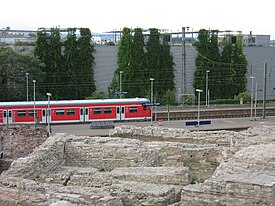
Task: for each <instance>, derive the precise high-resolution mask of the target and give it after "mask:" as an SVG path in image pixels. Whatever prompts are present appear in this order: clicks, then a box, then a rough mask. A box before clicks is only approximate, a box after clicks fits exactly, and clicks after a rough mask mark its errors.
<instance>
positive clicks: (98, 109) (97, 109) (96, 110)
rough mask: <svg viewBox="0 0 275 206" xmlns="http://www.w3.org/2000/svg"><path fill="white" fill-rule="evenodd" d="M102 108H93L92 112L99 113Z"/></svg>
mask: <svg viewBox="0 0 275 206" xmlns="http://www.w3.org/2000/svg"><path fill="white" fill-rule="evenodd" d="M101 112H102V108H94V114H101Z"/></svg>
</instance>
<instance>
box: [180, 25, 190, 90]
mask: <svg viewBox="0 0 275 206" xmlns="http://www.w3.org/2000/svg"><path fill="white" fill-rule="evenodd" d="M186 29H187V30H188V29H189V26H188V27H182V74H181V75H182V77H181V78H182V90H181V92H182V94H185V93H186V52H185V34H186V32H185V30H186Z"/></svg>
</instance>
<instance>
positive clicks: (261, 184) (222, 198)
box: [181, 144, 275, 206]
mask: <svg viewBox="0 0 275 206" xmlns="http://www.w3.org/2000/svg"><path fill="white" fill-rule="evenodd" d="M274 157H275V144H266V145H253V146H249V147H247V148H244V149H242V150H240V151H238V152H237V153H236V154H235V155H234V157H233V158H232V159H230V160H229V161H228V162H224V163H222V164H221V165H220V166H219V167H218V168H217V170H216V172H215V174H214V175H213V176H212V177H211V178H210V179H209V180H207V181H205V182H204V183H202V184H197V185H188V186H185V187H183V191H182V196H181V197H182V198H181V205H182V206H183V205H191V206H192V205H213V206H215V205H217V206H219V205H228V206H231V205H232V206H233V205H261V206H265V205H269V206H270V205H274V204H275V170H274V168H275V161H274Z"/></svg>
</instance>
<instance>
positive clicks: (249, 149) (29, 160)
mask: <svg viewBox="0 0 275 206" xmlns="http://www.w3.org/2000/svg"><path fill="white" fill-rule="evenodd" d="M274 141H275V127H271V126H269V127H267V126H262V127H252V128H249V129H248V130H244V131H241V132H234V131H211V132H207V131H204V132H190V131H188V130H185V129H171V128H162V127H146V128H140V127H135V126H121V127H116V128H115V129H113V130H111V131H110V137H88V136H81V137H80V136H73V135H67V134H56V135H54V136H51V137H49V138H48V139H47V140H46V141H45V142H44V143H43V144H42V145H41V146H40V147H38V148H36V149H35V150H34V151H33V152H32V153H31V154H29V155H28V156H26V157H24V158H19V159H17V160H15V161H13V162H12V164H11V167H10V168H9V169H8V170H7V171H4V172H3V173H2V174H1V176H0V205H3V206H10V205H19V204H20V205H22V206H23V205H51V206H54V205H68V206H76V205H106V206H107V205H110V206H111V205H112V206H116V205H124V206H132V205H146V206H149V205H152V206H155V205H156V206H169V205H170V206H183V205H217V206H218V205H273V204H274V202H275V169H274V168H275V145H274Z"/></svg>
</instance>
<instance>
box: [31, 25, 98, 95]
mask: <svg viewBox="0 0 275 206" xmlns="http://www.w3.org/2000/svg"><path fill="white" fill-rule="evenodd" d="M76 30H77V29H76V28H69V29H68V30H67V32H68V35H67V38H66V39H65V40H64V41H63V40H61V37H60V29H58V28H52V29H51V30H46V29H43V28H42V29H39V30H38V35H37V41H36V47H35V52H34V53H35V55H36V56H37V57H38V58H39V59H40V60H41V61H42V62H44V63H45V68H44V73H45V76H44V93H46V92H50V93H52V95H53V98H54V99H83V98H84V97H85V96H89V95H91V94H92V93H93V92H94V91H95V89H96V88H95V83H94V71H93V64H94V57H93V54H92V53H93V52H94V47H93V45H92V44H91V32H90V30H89V29H87V28H81V29H80V35H81V36H80V38H79V39H77V38H76ZM63 48H64V49H63ZM62 51H63V52H62Z"/></svg>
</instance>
